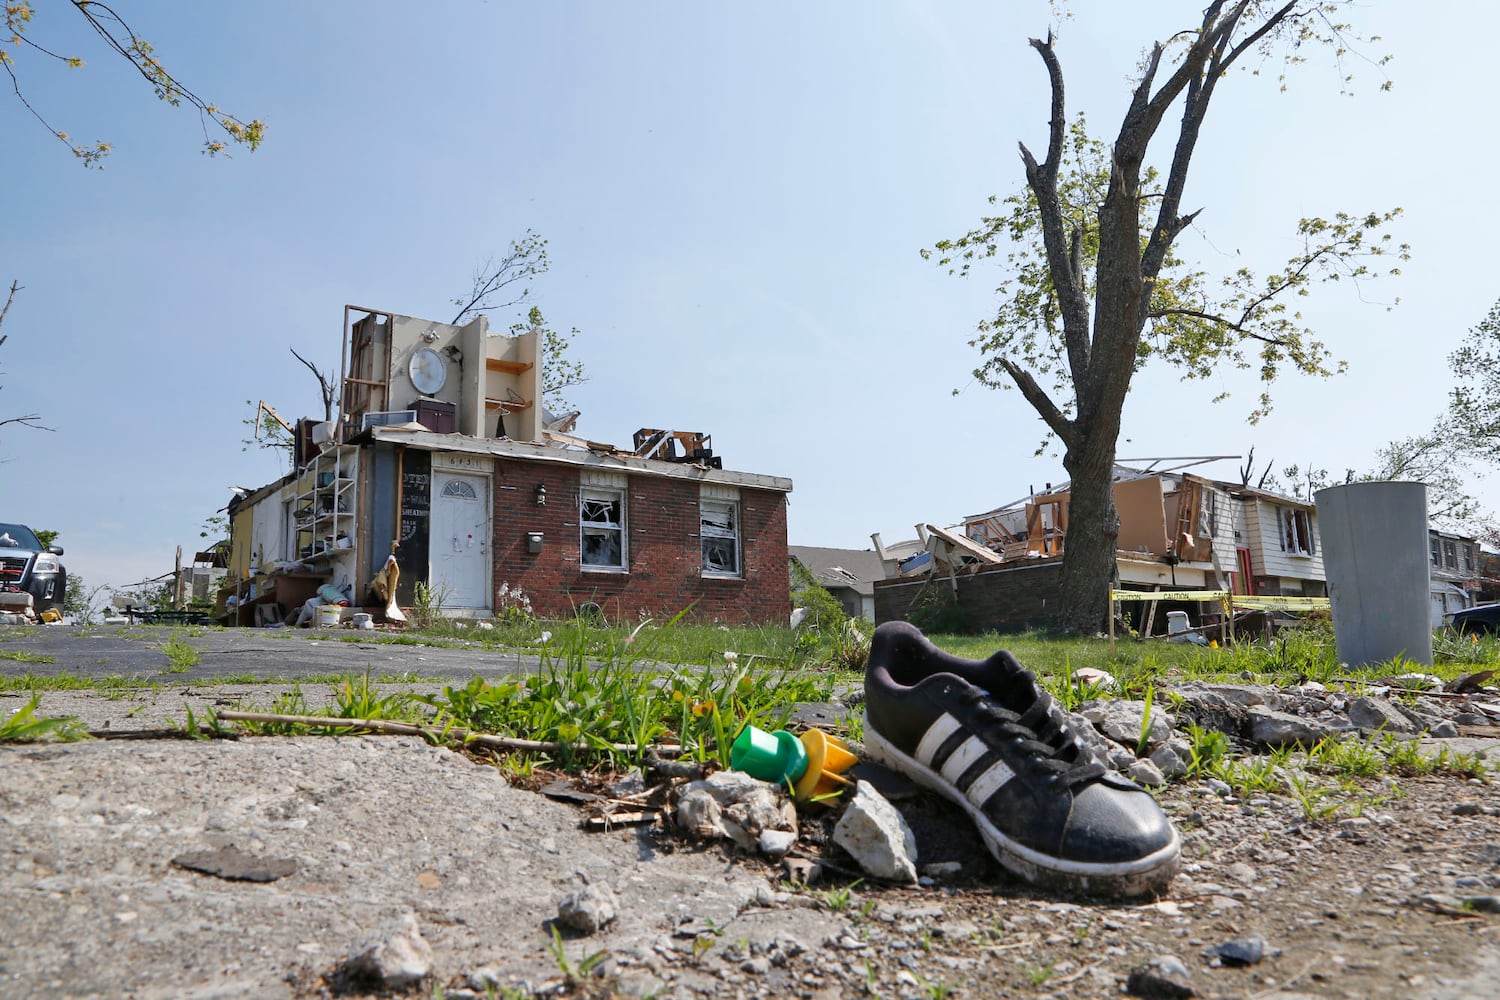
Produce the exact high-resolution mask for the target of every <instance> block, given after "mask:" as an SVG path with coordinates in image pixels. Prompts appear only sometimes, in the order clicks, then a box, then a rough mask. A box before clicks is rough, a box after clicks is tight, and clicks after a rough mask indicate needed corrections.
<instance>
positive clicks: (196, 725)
mask: <svg viewBox="0 0 1500 1000" xmlns="http://www.w3.org/2000/svg"><path fill="white" fill-rule="evenodd" d="M182 709H183V711H184V712H185V713H186V715H187V718H186V719H185V720H184V721H183V723H182V724H181V725H178V724H177V723H175V722H174V723H172V728H173V729H175V730H177V731H178V732H180V733H182V735H184V736H186V737H187V738H188V739H192V740H214V739H224V738H225V737H228V736H233V735H234V730H232V729H230V728H229V727H227V726H225V725H224V724H223V723H222V722H220V721H219V716H218V713H217V712H215V711H214V710H213V709H211V708H210V709H206V710H205V711H204V713H203V716H202V718H201V719H200V718H199V717H198V716H197V715H195V714H193V708H192V706H191V705H184V706H182Z"/></svg>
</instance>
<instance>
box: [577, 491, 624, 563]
mask: <svg viewBox="0 0 1500 1000" xmlns="http://www.w3.org/2000/svg"><path fill="white" fill-rule="evenodd" d="M578 554H579V563H580V564H581V565H582V566H583V568H584V569H586V570H603V571H616V572H624V570H625V567H626V562H625V557H626V552H625V490H624V489H614V488H610V487H603V486H584V487H582V488H581V489H580V490H579V493H578Z"/></svg>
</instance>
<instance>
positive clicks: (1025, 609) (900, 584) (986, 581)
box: [875, 561, 1062, 633]
mask: <svg viewBox="0 0 1500 1000" xmlns="http://www.w3.org/2000/svg"><path fill="white" fill-rule="evenodd" d="M1061 586H1062V563H1061V562H1060V561H1059V562H1048V563H1040V564H1036V565H1023V566H1018V567H1009V566H1006V567H997V568H995V569H987V570H981V571H980V572H978V573H973V574H967V573H960V574H959V576H958V606H959V607H960V608H962V609H963V611H964V614H965V616H966V617H967V619H968V626H969V631H971V632H974V633H982V632H1023V631H1025V630H1026V629H1031V628H1046V627H1048V626H1050V625H1051V623H1052V620H1053V617H1054V616H1055V615H1056V613H1057V593H1058V590H1059V588H1060V587H1061ZM934 588H937V589H938V593H937V594H935V595H932V594H931V591H932V590H933V589H934ZM952 593H953V590H952V584H951V583H950V582H949V580H948V577H947V575H946V574H937V575H933V576H931V577H920V578H916V579H906V580H877V581H876V583H875V621H876V622H877V623H879V622H888V621H903V620H905V619H906V618H907V616H908V615H909V614H910V611H911V607H912V605H913V604H914V603H915V602H917V601H918V600H919V599H921V598H922V596H923V595H924V594H928V595H930V596H936V597H942V598H944V599H948V598H951V596H952Z"/></svg>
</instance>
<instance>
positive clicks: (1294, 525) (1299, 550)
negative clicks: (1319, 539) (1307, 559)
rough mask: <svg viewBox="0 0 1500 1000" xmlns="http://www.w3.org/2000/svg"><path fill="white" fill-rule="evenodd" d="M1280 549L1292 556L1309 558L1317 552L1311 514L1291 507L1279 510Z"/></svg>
mask: <svg viewBox="0 0 1500 1000" xmlns="http://www.w3.org/2000/svg"><path fill="white" fill-rule="evenodd" d="M1281 548H1282V551H1284V552H1288V553H1290V554H1291V555H1294V556H1310V555H1312V554H1313V553H1314V552H1316V551H1317V546H1316V543H1315V542H1314V541H1313V531H1312V515H1311V514H1309V513H1308V512H1307V511H1305V510H1296V509H1294V508H1291V507H1283V508H1281Z"/></svg>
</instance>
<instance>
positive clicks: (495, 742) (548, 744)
mask: <svg viewBox="0 0 1500 1000" xmlns="http://www.w3.org/2000/svg"><path fill="white" fill-rule="evenodd" d="M217 717H218V718H219V719H222V720H224V721H226V722H275V723H281V724H283V725H291V726H323V727H327V728H340V729H368V730H370V731H372V732H377V733H387V734H390V735H394V736H421V737H423V738H424V739H429V738H430V739H434V740H439V741H442V740H462V741H463V742H464V743H465V744H470V745H477V746H483V747H496V748H498V749H501V750H539V751H562V750H573V751H582V752H587V751H589V750H594V751H598V750H616V751H620V752H622V753H629V752H631V751H634V750H640V749H641V747H638V746H636V745H635V744H634V743H606V744H604V745H602V746H600V745H596V744H592V743H557V742H553V741H550V740H523V739H520V738H518V737H514V736H494V735H492V734H490V733H475V732H471V731H470V730H467V729H441V730H439V729H431V728H428V727H427V726H418V725H416V724H414V723H410V722H390V721H387V720H385V719H343V718H335V717H332V716H323V715H277V714H273V713H270V712H237V711H232V710H225V711H222V712H219V713H217ZM650 749H652V750H654V751H655V752H656V753H658V754H667V755H669V756H674V757H675V756H677V755H678V754H680V753H682V747H680V746H674V745H672V744H663V745H660V746H653V747H651V748H650Z"/></svg>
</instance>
